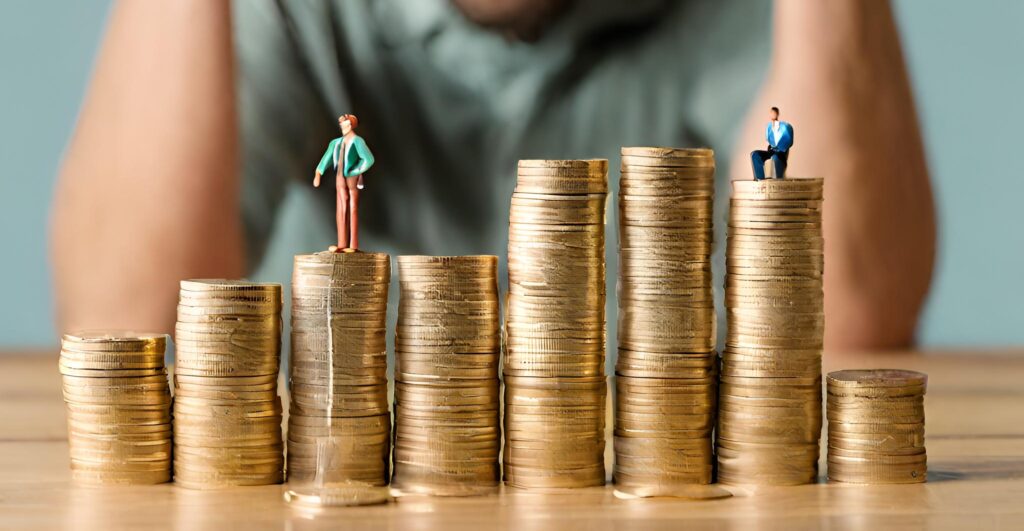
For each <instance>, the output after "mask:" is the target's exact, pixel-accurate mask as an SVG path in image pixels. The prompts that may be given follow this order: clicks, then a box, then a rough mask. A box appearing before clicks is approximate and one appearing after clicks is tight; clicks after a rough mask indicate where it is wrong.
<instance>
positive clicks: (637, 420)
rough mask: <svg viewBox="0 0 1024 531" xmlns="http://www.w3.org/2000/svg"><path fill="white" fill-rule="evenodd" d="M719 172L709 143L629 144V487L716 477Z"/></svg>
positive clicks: (621, 366) (622, 390)
mask: <svg viewBox="0 0 1024 531" xmlns="http://www.w3.org/2000/svg"><path fill="white" fill-rule="evenodd" d="M714 176H715V156H714V152H713V151H712V150H710V149H674V148H646V147H632V148H628V147H624V148H622V179H621V180H620V181H619V328H618V340H619V357H618V361H617V363H616V389H617V393H616V409H615V474H614V476H615V488H616V490H618V491H620V492H625V493H627V494H633V495H671V494H672V493H673V488H674V487H676V486H678V485H692V484H707V483H710V482H711V480H712V469H713V462H714V459H713V452H712V444H711V432H712V430H713V428H714V423H715V411H716V402H717V394H718V391H717V388H718V373H717V366H718V356H717V354H716V352H715V335H716V334H715V305H714V298H713V293H712V289H711V246H712V221H711V219H712V202H713V198H714V184H715V183H714Z"/></svg>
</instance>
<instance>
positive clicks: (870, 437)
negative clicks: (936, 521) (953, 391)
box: [826, 369, 928, 484]
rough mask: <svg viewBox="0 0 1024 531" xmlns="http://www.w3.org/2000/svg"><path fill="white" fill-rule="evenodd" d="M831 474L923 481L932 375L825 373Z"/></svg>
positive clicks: (844, 478)
mask: <svg viewBox="0 0 1024 531" xmlns="http://www.w3.org/2000/svg"><path fill="white" fill-rule="evenodd" d="M827 383H828V385H827V387H828V398H827V402H826V403H827V406H828V407H827V413H828V479H829V480H830V481H838V482H842V483H872V484H879V483H922V482H924V480H925V476H927V474H928V455H927V453H926V451H925V446H924V393H925V388H926V387H927V385H928V376H927V375H925V374H922V373H919V372H914V371H901V370H891V369H878V370H857V371H837V372H833V373H829V375H828V378H827Z"/></svg>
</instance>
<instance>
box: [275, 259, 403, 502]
mask: <svg viewBox="0 0 1024 531" xmlns="http://www.w3.org/2000/svg"><path fill="white" fill-rule="evenodd" d="M390 283H391V257H390V256H388V255H387V254H383V253H350V254H346V253H332V252H321V253H316V254H308V255H297V256H296V257H295V262H294V269H293V270H292V336H291V338H292V355H291V361H290V364H289V365H290V367H289V375H290V378H291V406H290V407H291V409H290V412H289V416H288V482H289V483H290V484H292V485H294V486H296V487H300V488H301V487H311V488H312V489H313V490H312V492H316V491H317V489H321V490H323V492H327V491H328V490H329V489H330V488H332V487H337V486H339V485H343V484H344V485H352V484H357V485H367V486H384V485H387V483H388V468H389V467H388V463H389V461H390V457H391V415H390V413H389V411H388V378H387V347H386V336H385V334H386V329H385V328H386V318H387V305H388V285H389V284H390ZM324 489H326V490H324ZM321 494H323V493H321Z"/></svg>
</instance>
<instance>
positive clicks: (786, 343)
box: [717, 179, 825, 485]
mask: <svg viewBox="0 0 1024 531" xmlns="http://www.w3.org/2000/svg"><path fill="white" fill-rule="evenodd" d="M822 183H823V181H822V179H784V180H783V179H779V180H774V179H773V180H766V181H734V182H733V183H732V185H733V195H732V199H731V202H730V212H729V237H728V247H727V252H726V281H725V307H726V315H727V319H728V325H729V330H728V336H727V340H726V347H725V350H724V351H723V353H722V377H721V385H720V388H719V391H720V395H719V411H718V433H717V454H718V480H719V481H720V482H722V483H727V484H750V485H797V484H804V483H812V482H814V481H816V479H817V476H818V450H819V448H818V441H819V439H820V437H821V422H822V420H821V349H822V342H823V338H824V331H825V317H824V313H823V310H824V308H823V292H822V275H823V271H824V253H823V249H824V241H823V239H822V236H821V206H822Z"/></svg>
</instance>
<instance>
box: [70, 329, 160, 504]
mask: <svg viewBox="0 0 1024 531" xmlns="http://www.w3.org/2000/svg"><path fill="white" fill-rule="evenodd" d="M166 348H167V336H166V335H164V334H138V333H133V332H80V333H75V334H66V335H65V336H64V339H63V341H62V342H61V352H60V373H61V374H62V375H63V380H64V404H65V409H66V411H67V416H68V444H69V445H70V447H71V471H72V476H73V477H74V478H75V479H76V480H78V481H83V482H86V483H97V484H118V483H120V484H149V483H164V482H166V481H170V479H171V393H170V387H169V386H168V384H167V370H166V369H165V368H164V350H165V349H166Z"/></svg>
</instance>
